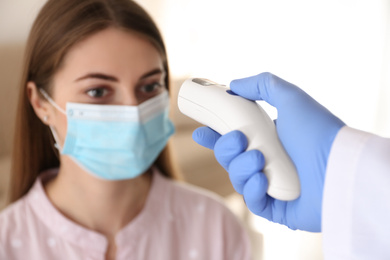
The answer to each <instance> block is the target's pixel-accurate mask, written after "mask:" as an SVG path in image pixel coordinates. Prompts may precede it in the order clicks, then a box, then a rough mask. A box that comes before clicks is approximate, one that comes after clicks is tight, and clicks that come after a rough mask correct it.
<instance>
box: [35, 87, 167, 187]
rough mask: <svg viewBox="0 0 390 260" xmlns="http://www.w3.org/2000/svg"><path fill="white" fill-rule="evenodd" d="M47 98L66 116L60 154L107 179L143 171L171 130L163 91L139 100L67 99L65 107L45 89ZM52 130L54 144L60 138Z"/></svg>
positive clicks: (129, 175) (160, 149)
mask: <svg viewBox="0 0 390 260" xmlns="http://www.w3.org/2000/svg"><path fill="white" fill-rule="evenodd" d="M41 92H42V94H43V95H44V96H45V97H46V99H47V100H48V101H49V102H50V103H51V104H52V105H53V106H54V107H56V108H57V109H58V110H60V111H61V112H62V113H64V114H66V116H67V123H68V128H67V133H66V138H65V142H64V146H63V148H61V147H58V148H59V150H60V152H61V154H64V155H68V156H70V158H72V159H73V160H74V161H75V162H76V163H77V164H78V165H79V166H80V167H81V168H83V169H84V170H86V171H87V172H89V173H91V174H93V175H94V176H97V177H99V178H102V179H106V180H123V179H131V178H135V177H137V176H139V175H140V174H142V173H143V172H145V171H146V170H147V169H148V168H149V167H150V166H151V165H152V164H153V162H154V161H155V160H156V159H157V157H158V155H159V154H160V153H161V151H162V150H163V149H164V147H165V146H166V144H167V141H168V139H169V137H170V136H171V135H172V134H173V133H174V127H173V124H172V122H171V121H170V120H169V118H168V109H169V96H168V92H167V91H164V92H163V93H161V94H159V95H158V96H156V97H153V98H151V99H149V100H147V101H145V102H143V103H142V104H140V105H139V106H122V105H119V106H118V105H91V104H79V103H67V104H66V111H64V110H63V109H62V108H61V107H59V106H58V105H57V104H56V103H55V102H54V101H53V100H52V99H51V98H50V97H49V96H48V95H47V93H46V92H45V91H43V90H41ZM51 129H52V132H53V135H54V138H55V139H56V142H57V146H58V138H57V135H56V132H55V130H54V129H53V128H51Z"/></svg>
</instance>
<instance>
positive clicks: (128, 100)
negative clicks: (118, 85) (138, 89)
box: [118, 90, 141, 106]
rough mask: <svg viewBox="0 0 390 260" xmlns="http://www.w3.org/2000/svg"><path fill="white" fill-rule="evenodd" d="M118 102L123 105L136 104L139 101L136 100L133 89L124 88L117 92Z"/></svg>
mask: <svg viewBox="0 0 390 260" xmlns="http://www.w3.org/2000/svg"><path fill="white" fill-rule="evenodd" d="M118 99H119V104H120V105H125V106H138V105H139V104H140V103H141V101H140V100H138V98H137V95H136V93H135V91H134V90H126V91H123V92H120V93H119V94H118Z"/></svg>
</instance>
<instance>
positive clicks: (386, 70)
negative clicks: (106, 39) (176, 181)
mask: <svg viewBox="0 0 390 260" xmlns="http://www.w3.org/2000/svg"><path fill="white" fill-rule="evenodd" d="M44 2H45V1H43V0H17V1H15V0H1V1H0V88H1V91H2V92H1V95H0V148H2V149H1V150H0V157H1V156H3V157H5V158H8V157H9V155H8V154H9V151H10V149H9V148H8V147H10V141H9V140H10V138H11V135H12V127H11V126H10V124H12V118H13V116H14V113H15V102H16V91H15V88H17V87H18V86H17V83H18V80H19V78H18V76H19V73H20V64H21V60H22V55H23V47H24V44H25V41H26V38H27V35H28V31H29V29H30V26H31V24H32V22H33V20H34V18H35V16H36V14H37V12H38V10H39V8H40V7H41V6H42V5H43V4H44ZM137 2H139V3H140V4H141V5H142V6H144V7H145V9H147V10H148V11H149V12H150V14H151V15H152V17H153V18H154V19H155V20H156V22H157V24H158V25H159V28H160V29H161V31H162V33H163V36H164V39H165V41H166V45H167V48H168V55H169V62H170V66H171V72H172V76H173V79H174V80H175V81H177V82H181V81H183V80H184V79H185V78H186V77H190V76H198V77H205V78H209V79H211V80H213V81H216V82H220V83H225V84H229V82H230V80H232V79H235V78H241V77H246V76H251V75H255V74H258V73H260V72H264V71H269V72H272V73H274V74H276V75H278V76H279V77H282V78H284V79H285V80H287V81H289V82H291V83H294V84H296V85H298V86H299V87H301V88H302V89H304V90H305V91H306V92H308V93H309V94H310V95H311V96H313V97H314V98H315V99H317V100H318V101H319V102H320V103H322V104H323V105H325V106H326V107H327V108H328V109H329V110H331V111H332V112H333V113H335V114H336V115H338V116H339V117H340V118H341V119H342V120H344V122H345V123H347V124H348V125H349V126H351V127H355V128H359V129H361V130H365V131H370V132H374V133H377V134H380V135H383V136H387V137H390V102H389V101H390V2H389V1H387V0H328V1H319V0H295V1H291V0H267V1H266V0H241V1H236V0H235V1H233V0H212V1H210V0H137ZM10 75H11V76H12V77H11V76H10ZM203 151H204V150H202V152H203ZM7 156H8V157H7ZM4 160H5V159H4ZM1 162H2V161H1V159H0V165H1ZM0 167H1V166H0ZM0 170H1V168H0ZM1 174H2V173H1V172H0V175H1ZM230 202H231V205H235V203H236V202H234V199H232V200H230ZM238 208H239V206H238ZM238 214H239V213H238ZM245 221H246V222H247V224H248V225H249V226H250V227H251V228H254V230H256V231H259V232H260V233H261V234H262V235H263V241H262V245H260V244H259V245H258V248H259V250H261V251H262V252H261V253H259V256H258V257H259V259H265V260H268V259H322V258H321V235H318V234H309V233H305V232H300V231H290V230H287V229H286V228H284V227H281V226H279V225H273V224H270V223H268V222H266V221H264V220H261V219H259V218H256V217H254V216H252V215H249V217H248V215H247V217H246V218H245ZM259 243H260V242H259Z"/></svg>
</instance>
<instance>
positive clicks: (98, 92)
mask: <svg viewBox="0 0 390 260" xmlns="http://www.w3.org/2000/svg"><path fill="white" fill-rule="evenodd" d="M107 93H108V90H107V89H105V88H94V89H90V90H88V91H87V94H88V96H90V97H93V98H100V97H104V96H105V95H107Z"/></svg>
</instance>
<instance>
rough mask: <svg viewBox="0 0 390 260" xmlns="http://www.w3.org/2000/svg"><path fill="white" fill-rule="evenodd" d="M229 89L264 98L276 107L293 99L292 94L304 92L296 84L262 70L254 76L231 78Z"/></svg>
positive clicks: (249, 96)
mask: <svg viewBox="0 0 390 260" xmlns="http://www.w3.org/2000/svg"><path fill="white" fill-rule="evenodd" d="M230 88H231V90H232V91H233V92H234V93H236V94H238V95H240V96H242V97H244V98H247V99H251V100H265V101H266V102H267V103H269V104H270V105H272V106H274V107H276V108H278V106H279V104H286V102H288V101H291V100H294V98H293V96H294V95H300V94H303V93H304V92H303V91H302V90H301V89H299V88H298V87H297V86H295V85H293V84H291V83H289V82H287V81H285V80H283V79H281V78H279V77H277V76H275V75H273V74H271V73H269V72H264V73H261V74H259V75H256V76H252V77H248V78H243V79H237V80H233V81H232V82H231V83H230Z"/></svg>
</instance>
